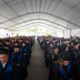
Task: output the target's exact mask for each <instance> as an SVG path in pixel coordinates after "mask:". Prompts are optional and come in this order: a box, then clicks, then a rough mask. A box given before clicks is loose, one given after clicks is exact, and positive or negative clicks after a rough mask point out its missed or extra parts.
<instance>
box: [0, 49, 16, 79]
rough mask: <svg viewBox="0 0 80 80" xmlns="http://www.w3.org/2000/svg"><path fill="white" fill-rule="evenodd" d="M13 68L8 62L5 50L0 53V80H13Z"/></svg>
mask: <svg viewBox="0 0 80 80" xmlns="http://www.w3.org/2000/svg"><path fill="white" fill-rule="evenodd" d="M14 79H15V77H14V67H13V64H12V63H11V62H9V57H8V52H7V50H5V49H2V50H1V51H0V80H14Z"/></svg>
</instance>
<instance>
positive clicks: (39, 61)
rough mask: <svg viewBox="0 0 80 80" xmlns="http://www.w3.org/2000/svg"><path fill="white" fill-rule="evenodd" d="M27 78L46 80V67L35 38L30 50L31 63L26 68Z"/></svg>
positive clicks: (30, 79)
mask: <svg viewBox="0 0 80 80" xmlns="http://www.w3.org/2000/svg"><path fill="white" fill-rule="evenodd" d="M28 76H29V77H28V80H48V69H47V68H46V67H45V63H44V56H43V51H42V50H41V48H40V46H39V44H38V42H37V40H36V41H35V45H34V47H33V51H32V58H31V64H30V65H29V68H28Z"/></svg>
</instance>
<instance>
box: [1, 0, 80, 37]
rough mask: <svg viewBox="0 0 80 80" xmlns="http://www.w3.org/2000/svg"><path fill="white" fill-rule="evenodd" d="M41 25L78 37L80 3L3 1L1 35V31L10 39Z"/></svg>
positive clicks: (75, 0) (79, 0)
mask: <svg viewBox="0 0 80 80" xmlns="http://www.w3.org/2000/svg"><path fill="white" fill-rule="evenodd" d="M41 25H42V26H43V27H45V28H46V27H49V28H50V27H51V28H52V29H53V31H55V30H56V29H57V30H56V31H58V30H60V31H62V32H63V34H64V37H70V35H72V36H79V35H80V0H0V28H1V30H0V35H1V34H2V32H4V31H2V29H5V31H6V33H5V34H8V35H9V36H11V33H13V34H15V33H16V34H18V33H21V32H23V31H26V29H28V28H29V27H31V26H37V27H38V26H39V27H40V26H41ZM9 31H10V32H9Z"/></svg>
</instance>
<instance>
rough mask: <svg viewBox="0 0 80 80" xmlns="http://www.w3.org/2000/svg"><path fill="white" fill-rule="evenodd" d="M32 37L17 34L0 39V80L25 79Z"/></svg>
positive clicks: (32, 41) (32, 42)
mask: <svg viewBox="0 0 80 80" xmlns="http://www.w3.org/2000/svg"><path fill="white" fill-rule="evenodd" d="M33 44H34V37H27V36H17V37H9V38H3V39H0V80H25V79H27V78H28V72H27V67H28V65H29V63H30V58H31V53H32V46H33Z"/></svg>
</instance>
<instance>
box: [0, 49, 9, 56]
mask: <svg viewBox="0 0 80 80" xmlns="http://www.w3.org/2000/svg"><path fill="white" fill-rule="evenodd" d="M2 54H7V55H8V50H6V49H1V50H0V55H2Z"/></svg>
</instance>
